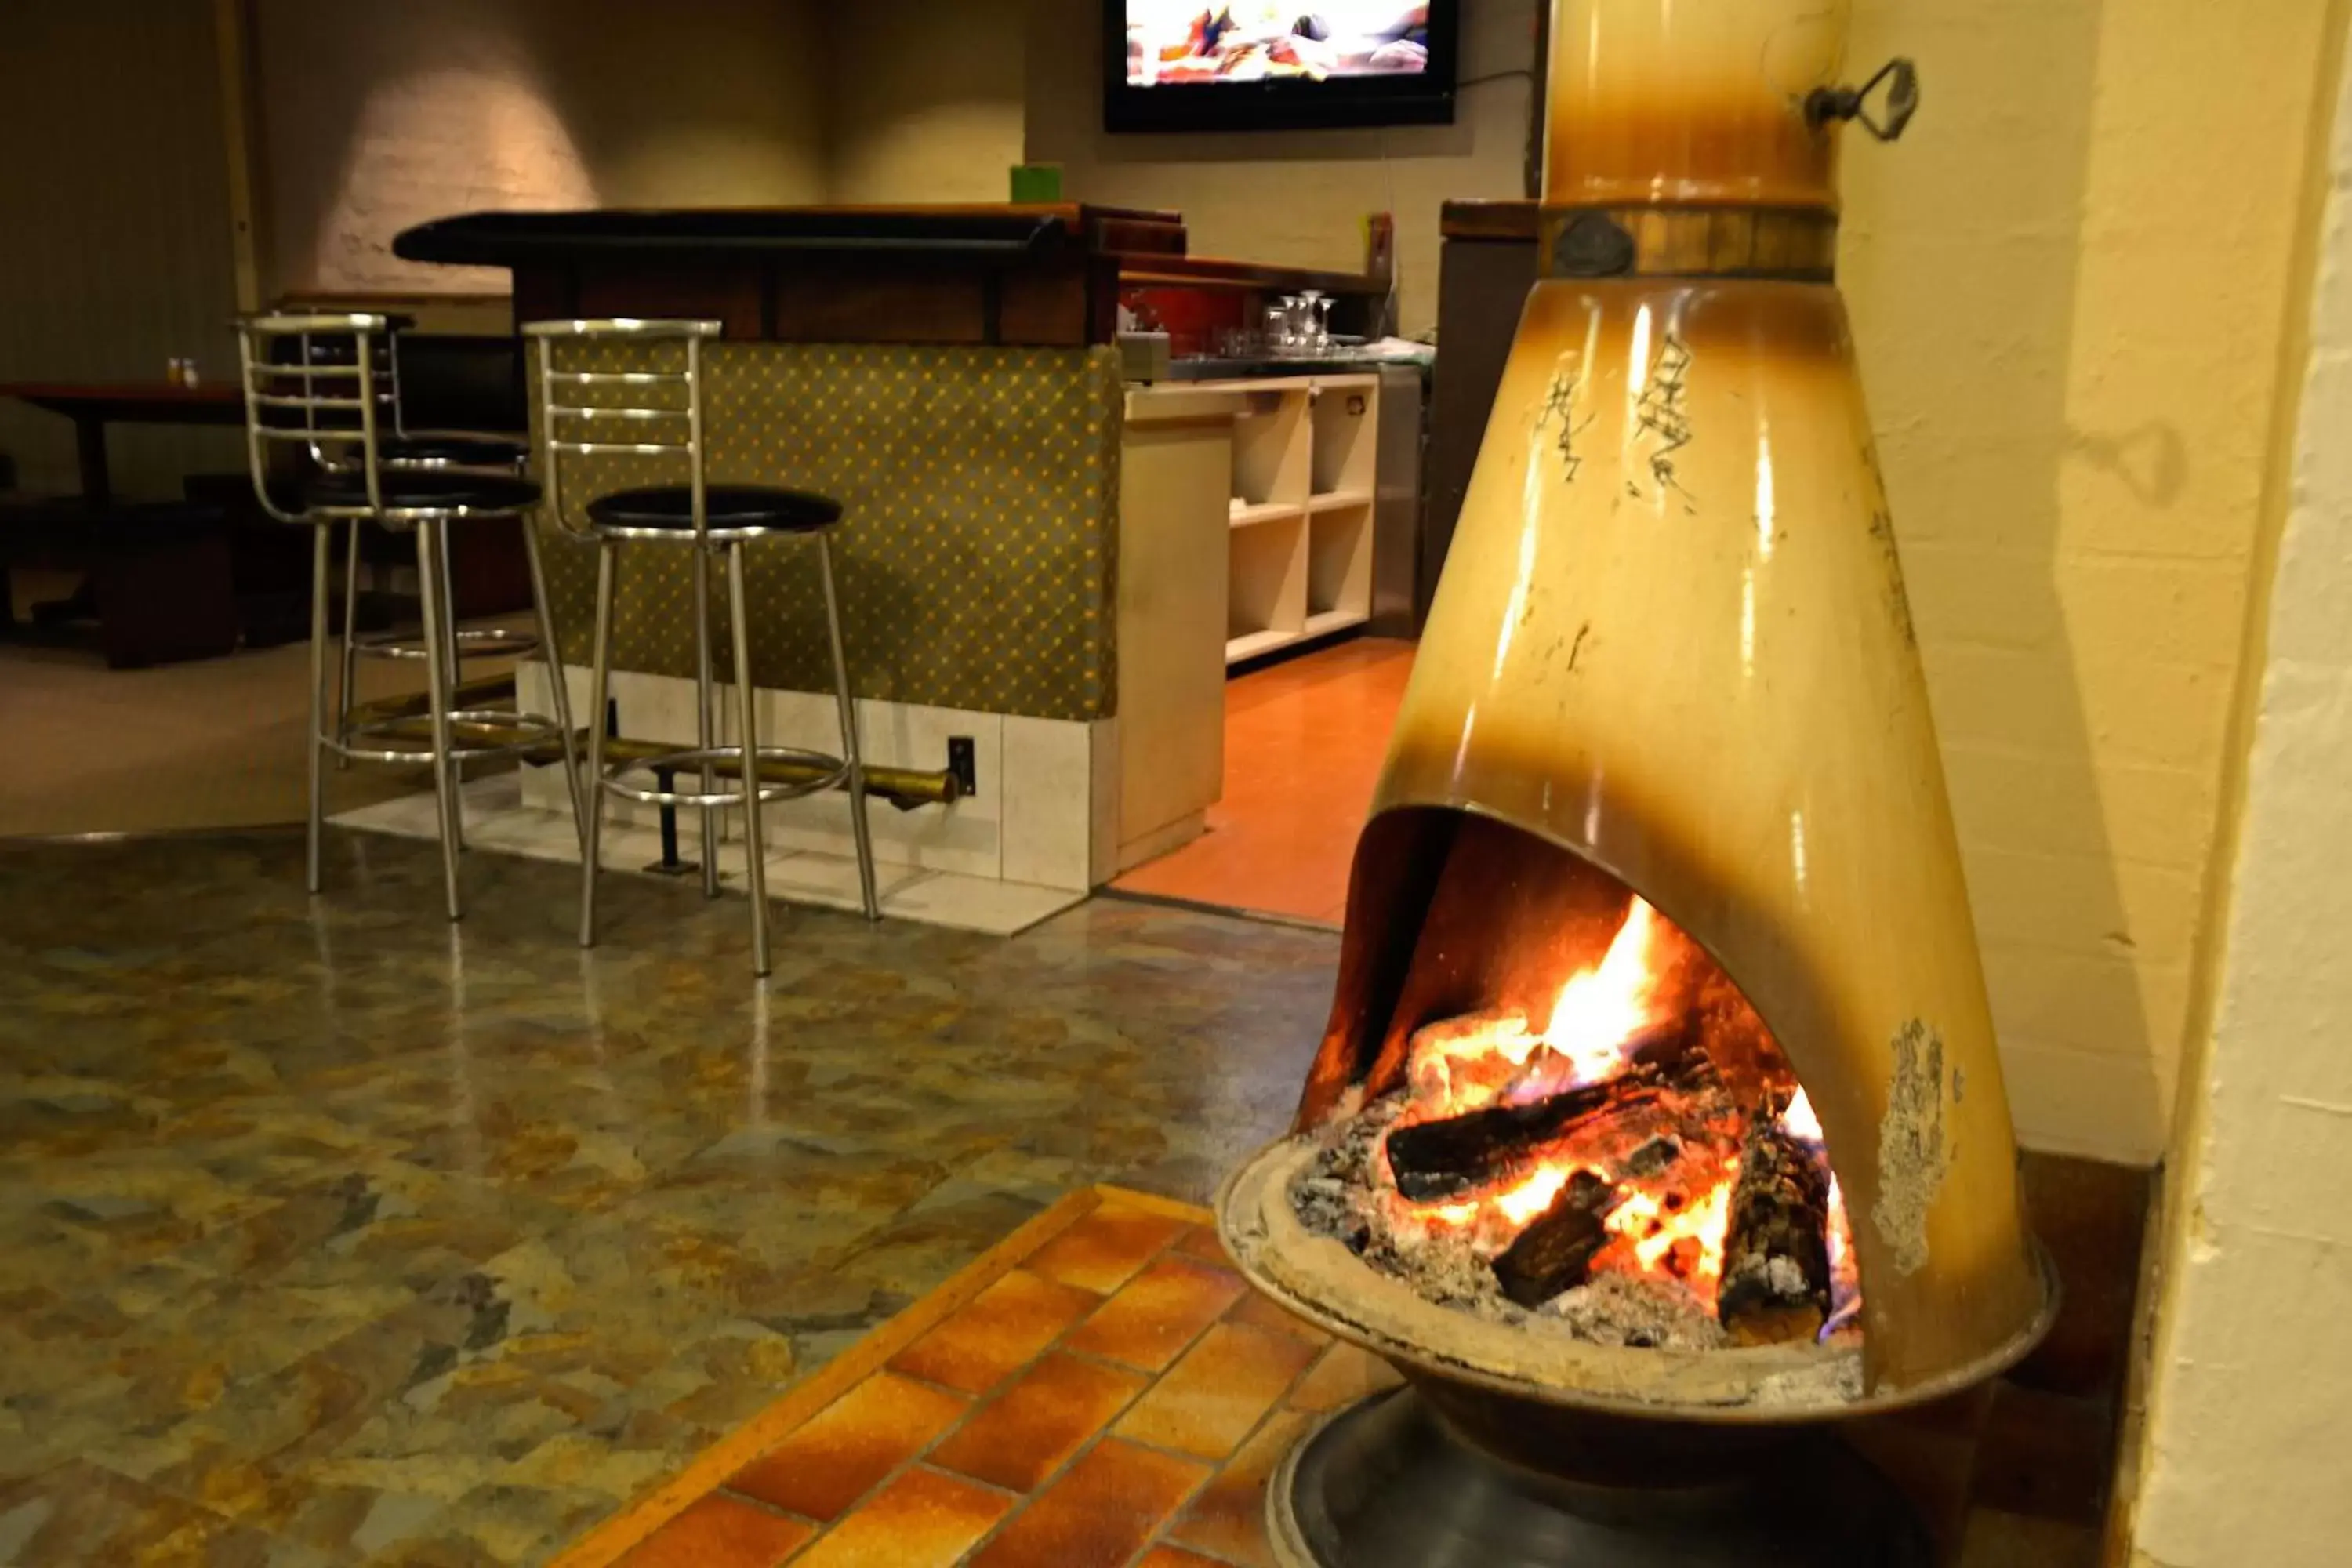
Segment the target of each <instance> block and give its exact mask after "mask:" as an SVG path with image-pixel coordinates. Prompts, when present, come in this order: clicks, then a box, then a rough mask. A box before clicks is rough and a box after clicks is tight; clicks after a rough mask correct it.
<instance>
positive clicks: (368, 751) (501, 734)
mask: <svg viewBox="0 0 2352 1568" xmlns="http://www.w3.org/2000/svg"><path fill="white" fill-rule="evenodd" d="M449 729H450V733H451V735H452V737H453V738H456V739H457V740H458V741H460V742H463V741H464V740H465V739H466V738H467V732H469V731H470V732H471V734H472V735H473V736H475V737H494V738H488V739H481V740H480V741H479V742H478V743H476V744H463V743H460V744H453V745H452V746H451V747H450V748H449V755H450V756H451V757H452V758H453V759H455V760H456V761H457V762H460V763H471V762H478V761H481V760H483V759H484V758H489V757H513V756H520V755H522V754H523V753H524V752H535V751H537V750H539V749H540V748H541V747H542V746H546V745H549V744H551V743H553V744H558V745H560V744H562V740H563V726H562V725H561V724H559V723H557V722H556V721H554V720H552V719H549V718H545V717H542V716H541V715H540V714H537V713H515V712H510V711H508V710H504V709H472V710H464V711H460V712H456V713H452V714H450V715H449ZM323 739H324V741H325V743H326V745H327V747H328V749H329V750H331V751H332V752H336V753H337V754H339V755H341V756H346V757H349V758H351V759H352V761H353V762H355V763H429V762H431V761H432V760H433V717H432V715H431V714H429V713H408V714H404V715H402V716H401V717H399V718H397V719H379V720H377V721H375V722H373V723H371V724H361V725H355V726H353V728H352V731H350V733H348V734H347V735H345V736H344V737H343V738H342V739H341V740H340V741H339V740H337V739H336V738H335V737H333V736H331V735H330V736H326V737H323ZM369 740H381V741H397V742H404V743H403V744H400V745H396V746H363V745H359V744H356V743H355V742H361V741H369Z"/></svg>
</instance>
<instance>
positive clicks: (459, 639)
mask: <svg viewBox="0 0 2352 1568" xmlns="http://www.w3.org/2000/svg"><path fill="white" fill-rule="evenodd" d="M407 324H408V323H407V321H406V320H405V319H404V318H400V317H391V316H383V315H376V314H372V313H366V312H307V313H305V312H279V313H276V314H265V315H257V316H248V317H244V318H241V319H240V320H238V321H237V322H236V333H237V357H238V363H239V374H240V379H241V384H242V387H243V391H244V395H245V408H246V419H245V426H246V453H247V462H248V464H249V466H250V469H251V478H252V481H253V489H254V498H255V500H256V502H257V504H258V505H259V506H260V507H261V508H262V509H263V510H265V511H266V512H268V515H270V516H271V517H274V518H277V519H278V521H283V522H289V523H296V524H304V525H308V526H310V528H311V529H312V530H313V531H314V533H315V535H316V538H315V541H314V544H313V550H312V555H311V579H310V664H311V671H310V744H309V753H310V779H309V794H310V824H309V840H308V870H309V884H310V890H311V891H312V892H314V893H315V892H317V891H319V890H320V886H321V868H320V838H321V834H322V831H323V826H324V789H323V782H324V781H323V774H322V766H323V760H324V759H325V758H326V757H327V756H329V755H332V756H333V757H334V758H336V760H337V762H338V765H341V763H346V762H350V761H355V760H356V761H366V762H377V763H417V762H426V763H431V765H432V767H433V773H434V789H435V795H436V804H437V805H438V810H439V817H440V839H441V858H442V870H443V878H444V883H445V888H446V896H447V903H448V912H449V918H450V919H451V920H453V921H454V920H456V919H457V918H458V917H459V915H460V914H461V913H462V911H463V906H462V903H461V900H460V898H459V893H458V884H457V850H458V848H459V847H461V846H462V844H463V841H464V817H463V809H462V806H461V804H460V802H459V800H458V794H457V792H458V789H459V786H460V784H461V783H462V778H461V774H460V769H461V767H462V765H463V764H464V763H466V762H467V761H468V760H473V759H492V758H501V757H507V756H515V755H520V754H522V753H524V752H531V751H536V750H539V749H541V748H542V747H543V746H545V745H546V744H547V743H549V742H553V743H554V744H555V745H556V746H557V747H558V748H559V749H560V752H561V757H562V763H563V768H564V773H565V780H566V783H567V784H568V786H569V787H570V790H571V794H572V800H573V802H574V808H573V809H574V815H575V817H576V816H577V814H578V805H577V803H578V801H579V799H580V784H579V778H578V768H577V762H576V759H575V756H574V753H573V737H572V723H571V714H570V709H569V704H568V701H567V700H566V694H565V692H564V691H563V689H562V687H561V686H560V685H559V686H558V687H557V689H556V690H555V692H554V702H555V708H556V714H555V717H554V718H553V719H545V718H541V717H540V716H538V715H536V714H529V713H520V712H517V713H514V714H505V713H499V712H491V711H488V710H464V709H460V708H458V707H457V688H456V678H457V667H458V663H459V661H460V659H461V658H467V657H474V656H478V655H486V654H492V655H499V656H505V657H511V656H514V655H527V654H530V653H532V652H536V651H538V650H541V649H544V648H550V647H553V646H554V637H553V632H552V628H551V626H550V625H549V622H548V618H547V608H546V599H547V595H546V588H545V582H544V577H543V574H542V573H541V566H540V560H539V553H538V546H537V542H536V540H535V537H534V536H533V535H532V534H531V533H530V531H529V524H528V522H527V521H526V522H525V525H524V527H525V532H524V541H525V548H526V552H527V554H528V556H529V561H530V577H531V585H532V597H533V600H534V604H533V610H534V613H535V615H536V616H537V620H538V625H537V626H536V628H535V629H534V630H533V631H531V632H530V633H527V634H526V633H520V632H507V631H502V630H460V629H459V628H458V626H457V597H456V594H455V591H454V585H453V580H452V574H451V572H450V567H449V562H450V549H449V532H448V530H449V525H450V524H451V523H452V522H455V521H466V520H469V519H494V520H508V519H518V518H520V517H521V516H522V514H523V513H524V512H526V511H528V510H530V509H531V508H533V507H535V506H536V505H537V504H538V503H539V499H540V498H539V491H538V489H537V487H535V486H533V485H531V484H530V483H529V482H528V481H526V480H524V479H521V478H520V476H516V475H513V474H511V473H509V474H508V475H506V476H503V477H500V476H496V475H493V474H489V473H486V472H483V471H481V470H478V469H477V470H463V469H460V468H458V467H457V465H446V464H439V463H425V462H416V461H409V460H404V458H402V456H401V455H400V454H399V451H398V448H397V447H396V446H394V445H393V444H394V443H397V442H399V441H400V440H402V439H403V437H404V432H403V431H402V428H401V421H400V413H399V372H398V368H397V367H398V348H397V338H396V336H395V334H396V333H397V332H398V331H399V330H400V329H401V328H402V327H404V326H405V325H407ZM287 447H300V448H302V449H303V450H304V451H305V452H306V453H307V454H308V456H309V457H310V460H311V462H312V463H313V464H314V465H315V466H316V468H318V469H319V471H320V474H321V475H323V476H325V478H326V479H327V480H328V481H330V482H328V483H326V484H323V485H320V484H311V483H309V482H307V481H308V480H309V479H310V478H313V477H315V476H305V478H304V481H303V482H302V484H301V489H299V492H298V493H299V495H300V497H301V499H300V500H298V501H292V502H286V501H283V500H281V494H282V493H283V492H282V491H281V490H280V488H279V487H280V486H281V484H283V483H284V482H285V480H286V479H287V478H288V476H285V475H283V474H280V473H277V472H273V469H274V468H276V467H277V465H276V464H274V463H273V461H272V459H273V458H274V456H276V455H277V454H278V453H279V452H281V451H283V450H284V449H285V448H287ZM422 468H450V469H451V470H452V471H450V472H447V473H442V474H425V473H420V472H416V471H415V470H418V469H422ZM366 521H374V522H376V523H379V524H382V525H386V526H393V527H397V528H401V529H404V530H413V531H415V537H416V563H417V577H418V584H417V597H418V601H419V605H420V609H421V616H422V619H423V622H424V628H423V633H422V636H421V637H405V636H400V635H383V636H373V637H360V636H359V635H358V630H357V610H356V605H357V595H358V565H359V559H360V553H359V528H360V525H361V524H362V523H363V522H366ZM338 527H342V528H345V529H346V530H347V531H348V537H349V541H350V551H349V562H350V564H349V567H348V568H347V575H346V577H345V584H344V615H343V622H342V635H341V645H342V646H341V669H342V675H341V681H340V683H339V684H338V686H337V689H336V693H335V700H334V717H333V720H332V721H331V723H330V721H329V719H328V712H327V709H328V662H327V653H328V649H327V644H328V640H329V625H330V623H329V617H328V609H327V604H328V598H329V594H330V585H331V574H332V568H331V553H332V550H331V542H332V535H333V531H334V530H335V529H336V528H338ZM361 653H368V654H372V655H374V656H376V657H380V658H413V659H416V660H419V661H421V662H422V663H423V664H424V665H425V674H426V692H425V707H426V710H427V715H428V717H429V721H430V725H431V741H430V746H429V749H419V748H416V747H414V746H405V745H394V744H392V743H391V742H390V741H389V740H387V739H384V738H383V737H385V736H393V735H396V732H397V731H400V730H401V728H402V727H403V725H404V724H405V722H406V716H405V715H395V716H394V717H391V718H387V719H383V720H380V721H370V722H368V723H366V724H359V723H356V722H355V720H354V715H353V711H352V692H353V690H354V689H355V681H354V671H355V666H354V659H355V657H356V656H357V655H358V654H361ZM492 724H496V725H500V726H502V727H503V730H502V736H501V737H500V738H494V739H490V740H482V739H480V738H479V736H478V734H477V733H475V731H478V730H480V729H481V728H482V727H484V726H486V725H492ZM459 725H465V726H467V727H468V733H467V736H466V737H465V738H464V739H463V740H462V741H461V739H460V737H459V735H458V733H457V727H458V726H459Z"/></svg>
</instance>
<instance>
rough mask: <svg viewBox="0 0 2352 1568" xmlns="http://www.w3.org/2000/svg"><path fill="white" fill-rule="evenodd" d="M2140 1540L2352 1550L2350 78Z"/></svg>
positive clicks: (2279, 1551)
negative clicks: (2350, 1325)
mask: <svg viewBox="0 0 2352 1568" xmlns="http://www.w3.org/2000/svg"><path fill="white" fill-rule="evenodd" d="M2311 337H2312V345H2313V347H2312V353H2311V361H2310V367H2309V374H2307V376H2306V377H2305V382H2304V387H2303V403H2302V409H2301V414H2300V424H2299V426H2298V436H2297V439H2296V443H2295V450H2294V481H2293V482H2294V492H2293V503H2292V510H2290V512H2289V515H2288V519H2287V522H2286V526H2285V531H2284V536H2283V538H2282V540H2281V542H2280V549H2279V558H2278V563H2277V571H2276V575H2275V581H2274V584H2273V589H2272V595H2273V596H2272V601H2271V605H2270V625H2269V633H2268V639H2269V640H2268V650H2267V658H2266V664H2265V666H2264V670H2263V682H2262V707H2261V712H2260V717H2259V719H2258V721H2257V723H2256V728H2255V733H2254V742H2253V752H2252V757H2251V759H2250V761H2249V764H2248V773H2247V793H2246V802H2245V816H2244V820H2243V824H2242V837H2241V841H2240V845H2239V849H2238V854H2237V861H2236V867H2235V880H2234V884H2233V890H2232V894H2231V900H2230V905H2229V912H2228V917H2227V919H2228V925H2227V942H2228V945H2227V951H2226V953H2225V955H2224V960H2223V962H2224V963H2225V965H2226V967H2225V969H2224V971H2223V974H2222V979H2221V992H2220V999H2219V1006H2218V1009H2217V1016H2216V1019H2215V1026H2214V1030H2213V1037H2212V1039H2211V1041H2210V1047H2209V1054H2208V1055H2207V1057H2206V1058H2205V1059H2204V1061H2203V1062H2202V1064H2201V1065H2202V1072H2201V1074H2200V1077H2199V1078H2198V1079H2197V1080H2196V1081H2193V1082H2191V1083H2189V1084H2187V1085H2185V1086H2184V1092H2186V1093H2189V1094H2201V1095H2202V1096H2203V1097H2204V1100H2203V1104H2202V1106H2201V1108H2199V1109H2200V1111H2201V1114H2200V1115H2199V1116H2198V1117H2197V1118H2196V1119H2195V1121H2194V1122H2193V1123H2192V1137H2191V1138H2190V1140H2189V1143H2188V1145H2187V1147H2185V1148H2184V1149H2183V1150H2182V1151H2181V1152H2180V1153H2179V1156H2178V1157H2177V1158H2176V1160H2175V1162H2174V1167H2173V1168H2174V1173H2175V1178H2174V1179H2175V1180H2177V1181H2180V1182H2185V1183H2189V1184H2190V1185H2189V1188H2188V1190H2187V1193H2186V1196H2187V1198H2188V1200H2189V1204H2188V1207H2187V1209H2186V1211H2185V1212H2186V1218H2187V1226H2186V1233H2185V1234H2183V1235H2181V1236H2179V1237H2176V1238H2175V1242H2174V1245H2173V1247H2172V1248H2171V1249H2170V1251H2169V1253H2168V1258H2167V1260H2166V1268H2167V1278H2166V1281H2165V1287H2166V1289H2165V1302H2164V1309H2163V1312H2162V1314H2161V1317H2160V1319H2159V1322H2158V1331H2159V1338H2158V1363H2157V1373H2156V1379H2155V1384H2154V1389H2153V1405H2152V1409H2151V1417H2150V1427H2149V1434H2148V1441H2147V1458H2146V1468H2145V1472H2144V1480H2143V1485H2142V1489H2141V1499H2140V1505H2139V1512H2138V1518H2137V1541H2136V1544H2137V1549H2138V1552H2139V1561H2140V1562H2141V1563H2146V1564H2150V1565H2153V1568H2242V1565H2245V1564H2252V1563H2261V1564H2263V1565H2264V1568H2306V1565H2307V1568H2322V1565H2327V1568H2333V1565H2334V1564H2337V1563H2343V1562H2345V1561H2346V1560H2347V1553H2352V1547H2347V1542H2352V1487H2347V1485H2346V1484H2345V1483H2346V1476H2347V1468H2346V1467H2347V1452H2352V1447H2347V1437H2352V1416H2347V1414H2346V1408H2347V1391H2352V1334H2347V1332H2346V1331H2345V1324H2346V1323H2347V1321H2352V1206H2347V1204H2346V1203H2345V1201H2344V1197H2345V1194H2347V1192H2352V1042H2347V1033H2346V1031H2347V1026H2352V875H2347V872H2352V76H2347V79H2346V83H2345V88H2344V91H2343V93H2342V95H2341V96H2340V97H2339V100H2338V109H2337V119H2336V140H2335V147H2334V159H2333V181H2332V191H2331V195H2330V199H2329V203H2328V208H2327V215H2326V224H2325V230H2324V237H2323V241H2322V250H2321V257H2320V268H2319V274H2318V278H2317V281H2316V285H2315V298H2314V300H2313V304H2312V312H2311Z"/></svg>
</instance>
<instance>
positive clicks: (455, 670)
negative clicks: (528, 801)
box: [417, 523, 466, 919]
mask: <svg viewBox="0 0 2352 1568" xmlns="http://www.w3.org/2000/svg"><path fill="white" fill-rule="evenodd" d="M433 552H434V553H435V554H436V555H437V556H439V557H440V558H441V560H440V564H441V674H442V678H443V681H444V684H443V686H442V688H441V689H442V690H444V691H448V692H455V691H456V689H457V682H458V680H459V679H462V677H463V675H464V672H465V668H466V667H465V665H464V664H463V663H462V662H461V661H460V660H459V658H458V657H457V647H458V644H457V569H456V568H455V567H454V566H453V565H452V564H451V560H452V557H454V556H455V554H456V553H457V552H455V551H453V550H451V549H450V548H449V526H448V524H446V523H444V524H442V525H441V533H440V537H439V539H437V540H436V542H435V543H434V550H433ZM417 576H418V577H419V578H420V579H421V578H422V577H423V576H424V574H423V573H422V572H419V573H418V574H417ZM455 703H456V699H455V698H454V697H452V698H451V705H452V706H455ZM449 780H450V788H451V789H452V790H453V791H454V792H455V793H456V795H457V810H456V811H454V812H452V813H451V814H450V816H449V828H450V832H451V833H452V834H453V835H454V836H455V837H456V838H457V847H458V848H459V849H463V848H465V847H466V769H465V765H464V764H463V763H456V762H453V763H450V764H449ZM451 918H453V919H454V918H455V917H454V916H453V917H451Z"/></svg>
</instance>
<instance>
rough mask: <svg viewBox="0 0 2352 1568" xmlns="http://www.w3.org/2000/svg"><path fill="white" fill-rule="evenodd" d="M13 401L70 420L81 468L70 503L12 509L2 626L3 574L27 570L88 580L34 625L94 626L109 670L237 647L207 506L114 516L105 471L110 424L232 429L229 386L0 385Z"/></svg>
mask: <svg viewBox="0 0 2352 1568" xmlns="http://www.w3.org/2000/svg"><path fill="white" fill-rule="evenodd" d="M0 397H13V398H16V399H17V400H19V401H21V402H25V403H29V404H31V405H33V406H34V407H36V408H42V409H47V411H48V412H50V413H52V414H56V415H60V416H63V417H65V418H68V419H70V420H72V421H73V426H74V447H75V452H76V455H77V457H78V458H79V466H80V469H81V494H80V496H79V498H77V499H76V500H70V501H67V502H63V503H54V504H42V505H34V506H28V507H21V508H12V509H11V514H12V515H11V516H10V518H9V519H8V527H7V530H6V531H5V537H0V625H6V624H7V623H8V622H9V620H10V618H11V617H10V611H9V606H8V603H7V600H6V596H5V595H6V593H7V568H8V565H9V564H10V563H12V562H13V563H16V564H20V565H21V564H27V563H29V564H35V565H46V566H64V567H70V568H78V569H80V570H83V571H86V572H87V573H88V574H89V576H88V578H87V580H86V581H85V582H84V584H83V585H82V587H81V589H80V591H79V593H77V594H76V595H74V596H73V597H72V598H70V599H68V600H66V601H64V602H62V603H60V604H57V605H36V606H35V620H36V622H47V621H59V622H62V621H71V620H77V619H83V618H88V617H90V616H95V617H96V618H97V620H98V623H99V637H100V646H101V647H103V649H104V650H105V653H106V658H107V662H108V663H109V664H110V665H112V666H114V667H115V668H136V667H139V666H142V665H149V664H161V663H166V662H169V661H172V660H174V659H183V658H211V657H214V656H215V655H219V654H224V653H228V652H230V651H232V650H234V649H235V647H236V641H237V632H238V626H237V612H236V583H235V574H234V570H233V567H232V564H231V561H230V555H229V547H228V542H227V538H226V526H225V524H224V523H223V521H222V519H221V517H220V515H219V513H218V512H217V511H216V510H212V509H208V508H199V507H181V508H154V507H124V506H119V505H117V504H116V503H115V498H114V484H113V479H112V476H111V475H110V473H109V472H108V467H107V454H106V427H107V426H109V425H241V424H243V423H244V422H245V396H244V394H243V393H241V392H240V391H239V390H238V389H237V387H236V385H235V384H220V385H209V384H200V385H196V386H175V385H173V384H171V383H169V382H58V381H18V382H0Z"/></svg>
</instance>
